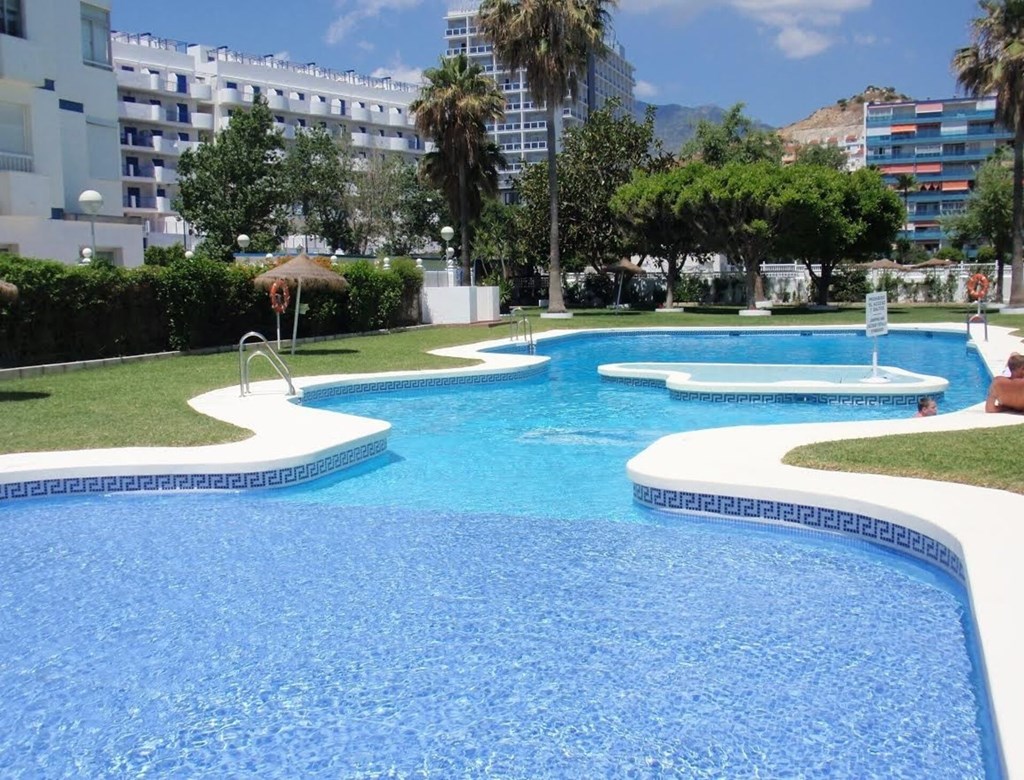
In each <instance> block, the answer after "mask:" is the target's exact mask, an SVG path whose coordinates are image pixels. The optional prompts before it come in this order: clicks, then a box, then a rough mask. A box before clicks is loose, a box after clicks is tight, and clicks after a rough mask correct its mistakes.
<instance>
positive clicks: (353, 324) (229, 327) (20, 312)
mask: <svg viewBox="0 0 1024 780" xmlns="http://www.w3.org/2000/svg"><path fill="white" fill-rule="evenodd" d="M265 270H266V266H264V267H253V266H241V265H233V264H225V263H222V262H217V261H212V260H206V259H203V258H201V257H196V258H194V259H191V260H184V259H181V260H174V261H172V262H170V263H169V264H167V265H163V266H159V265H146V266H142V267H141V268H131V269H123V268H113V267H110V266H106V267H104V266H100V265H97V266H93V267H82V266H69V265H65V264H63V263H58V262H53V261H48V260H33V259H27V258H21V257H16V256H12V255H5V254H0V279H3V280H6V281H8V282H11V283H12V284H15V285H17V287H18V290H19V295H18V299H17V300H16V301H15V302H13V303H0V367H11V366H22V365H33V364H37V363H51V362H60V361H67V360H91V359H96V358H106V357H115V356H119V355H134V354H142V353H146V352H162V351H165V350H172V349H181V350H188V349H202V348H204V347H214V346H224V345H228V344H233V343H236V342H237V341H238V339H239V338H240V337H241V336H242V335H243V334H244V333H245V332H246V331H250V330H257V331H260V332H261V333H264V334H265V335H267V336H268V338H269V337H270V335H271V334H272V333H273V332H275V327H276V323H275V316H274V312H273V311H272V310H271V308H270V299H269V296H268V295H267V292H266V290H265V289H263V288H262V287H258V286H257V285H256V284H255V283H254V281H253V280H254V279H255V277H256V276H257V275H259V274H260V273H262V272H263V271H265ZM337 270H339V271H341V272H342V273H343V274H344V276H345V278H346V279H347V280H348V282H349V288H348V289H347V290H345V291H343V292H339V291H332V290H324V289H307V288H303V291H302V303H303V304H309V309H308V312H307V313H306V314H305V315H302V316H300V319H299V335H300V337H301V336H321V335H332V334H338V333H359V332H363V331H368V330H377V329H380V328H391V327H396V326H400V325H409V324H415V323H416V322H417V321H418V298H419V292H420V289H421V287H422V284H423V276H422V273H421V272H420V271H419V269H417V268H416V266H415V264H414V263H413V261H412V260H411V259H408V258H397V259H395V260H394V261H392V265H391V268H390V270H384V269H381V268H378V267H377V266H376V265H374V264H372V263H370V262H367V261H365V260H361V261H356V262H351V263H344V264H340V265H339V266H338V268H337ZM294 305H295V287H294V284H293V285H292V304H291V306H294ZM292 314H293V311H292V309H291V308H289V310H288V311H287V312H286V313H285V314H283V315H282V317H281V319H282V327H281V330H282V333H287V334H290V333H291V317H292ZM286 323H287V326H288V327H287V328H286V327H285V325H286Z"/></svg>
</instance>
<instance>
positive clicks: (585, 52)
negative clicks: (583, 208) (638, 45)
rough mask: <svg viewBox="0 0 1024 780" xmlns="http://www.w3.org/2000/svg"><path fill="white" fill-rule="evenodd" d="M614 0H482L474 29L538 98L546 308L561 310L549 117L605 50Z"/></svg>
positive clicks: (555, 175) (552, 127)
mask: <svg viewBox="0 0 1024 780" xmlns="http://www.w3.org/2000/svg"><path fill="white" fill-rule="evenodd" d="M615 5H616V0H483V2H482V3H481V4H480V30H481V32H482V33H483V35H484V36H485V37H487V38H488V39H489V40H490V41H491V44H492V45H493V47H494V56H495V58H496V59H497V60H498V61H499V62H501V63H502V65H504V66H505V67H506V68H508V69H509V70H511V71H517V70H523V71H525V72H526V81H527V83H528V84H529V88H530V95H531V97H532V98H533V100H534V102H536V103H543V104H544V109H545V113H546V117H545V118H546V120H547V121H546V125H547V147H548V194H549V204H550V218H551V226H550V234H549V260H548V274H549V277H550V281H549V284H548V311H549V312H552V313H562V312H564V311H565V297H564V295H563V293H562V264H561V259H560V256H559V251H558V172H557V169H556V162H555V161H556V156H555V117H556V116H557V115H558V114H557V113H556V112H560V111H561V108H562V104H563V102H564V101H565V98H566V96H567V95H570V94H572V95H575V94H577V91H578V88H579V76H578V74H579V73H582V72H584V71H585V70H586V67H587V60H588V57H590V56H600V55H601V54H603V53H604V51H605V44H604V33H605V29H606V27H607V24H608V10H607V9H608V8H610V7H614V6H615Z"/></svg>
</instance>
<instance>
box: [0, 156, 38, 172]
mask: <svg viewBox="0 0 1024 780" xmlns="http://www.w3.org/2000/svg"><path fill="white" fill-rule="evenodd" d="M32 166H33V163H32V155H31V154H15V153H14V152H0V171H14V172H16V173H32V169H33V168H32Z"/></svg>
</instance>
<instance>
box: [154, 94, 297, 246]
mask: <svg viewBox="0 0 1024 780" xmlns="http://www.w3.org/2000/svg"><path fill="white" fill-rule="evenodd" d="M283 149H284V142H283V141H282V140H281V134H280V133H279V132H275V130H274V117H273V115H272V114H271V113H270V109H269V108H268V107H267V103H266V100H264V99H263V98H257V99H256V100H255V101H254V102H253V106H252V108H251V109H250V110H249V111H235V113H234V114H233V115H232V117H231V123H230V124H229V125H228V127H227V128H226V129H224V130H222V131H221V132H219V133H218V134H217V135H216V136H215V137H214V139H213V141H212V142H209V143H204V144H200V145H199V146H198V147H197V148H196V149H194V150H192V149H190V150H188V151H186V152H184V153H183V154H182V155H181V159H180V160H179V161H178V192H179V194H178V197H177V198H176V199H175V203H174V207H175V210H176V211H177V212H178V213H179V214H181V216H182V217H183V218H184V219H185V221H186V222H188V223H189V224H190V225H192V226H193V227H194V228H195V230H196V232H198V233H200V234H201V235H203V236H205V238H204V239H203V244H204V245H205V246H206V251H207V252H208V254H209V255H210V256H211V257H218V258H221V259H224V260H230V259H231V256H232V252H233V251H234V248H235V239H236V238H237V237H238V235H239V234H240V233H245V234H246V235H248V236H249V237H250V239H251V242H252V243H251V245H250V246H251V247H252V249H253V250H254V251H258V252H269V251H273V250H275V249H277V247H278V246H279V245H280V243H281V241H282V239H283V238H284V237H285V236H286V235H287V234H288V206H289V196H288V193H287V190H286V187H285V182H284V165H283V156H282V150H283Z"/></svg>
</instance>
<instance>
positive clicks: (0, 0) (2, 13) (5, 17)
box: [0, 0, 25, 38]
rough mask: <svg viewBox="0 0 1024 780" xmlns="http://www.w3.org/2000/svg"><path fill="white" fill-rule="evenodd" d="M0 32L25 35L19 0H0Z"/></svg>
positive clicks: (16, 35) (16, 36)
mask: <svg viewBox="0 0 1024 780" xmlns="http://www.w3.org/2000/svg"><path fill="white" fill-rule="evenodd" d="M0 34H2V35H13V36H14V37H15V38H24V37H25V30H24V28H23V27H22V23H21V0H0Z"/></svg>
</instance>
